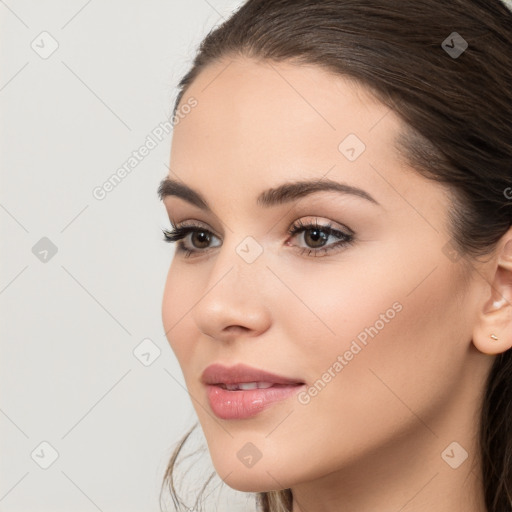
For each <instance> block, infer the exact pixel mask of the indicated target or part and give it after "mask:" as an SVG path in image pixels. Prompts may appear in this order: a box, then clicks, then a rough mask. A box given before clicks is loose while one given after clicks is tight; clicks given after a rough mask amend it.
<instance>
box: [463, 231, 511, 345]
mask: <svg viewBox="0 0 512 512" xmlns="http://www.w3.org/2000/svg"><path fill="white" fill-rule="evenodd" d="M489 264H493V265H495V266H496V269H495V271H494V275H492V278H491V280H490V281H489V287H488V296H489V295H490V298H489V299H488V300H487V301H485V303H483V304H482V308H481V310H480V312H479V318H478V320H477V322H476V323H475V327H474V332H473V344H474V345H475V347H476V348H477V349H478V350H479V351H480V352H483V353H484V354H490V355H496V354H500V353H502V352H505V351H506V350H508V349H509V348H511V347H512V228H511V229H509V231H507V233H506V234H505V235H504V236H503V238H502V240H500V242H499V243H498V246H497V249H496V258H493V259H492V261H490V262H489Z"/></svg>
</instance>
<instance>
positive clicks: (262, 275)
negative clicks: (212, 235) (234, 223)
mask: <svg viewBox="0 0 512 512" xmlns="http://www.w3.org/2000/svg"><path fill="white" fill-rule="evenodd" d="M228 238H229V237H228ZM235 238H236V236H232V237H231V241H228V243H227V244H226V243H224V244H223V245H222V246H221V248H220V249H219V250H218V252H217V254H216V255H215V259H214V263H213V264H212V267H211V272H210V276H209V279H208V281H207V285H206V287H205V290H204V295H203V297H202V298H201V300H199V302H198V304H197V305H196V307H195V308H194V318H195V322H196V324H197V325H198V327H199V329H200V330H201V331H203V332H204V333H206V334H208V335H210V336H212V337H218V336H221V335H222V332H223V331H224V330H225V329H226V328H228V327H229V326H233V325H237V326H243V327H245V328H247V329H251V330H256V331H261V330H262V329H263V330H264V329H265V327H266V325H267V323H268V321H269V310H268V304H269V297H267V296H266V295H265V286H264V283H265V279H268V276H266V274H268V273H269V271H268V269H267V268H266V265H265V257H264V255H265V252H264V250H263V246H262V244H261V243H259V242H258V241H257V240H256V239H255V238H253V237H251V236H246V237H244V238H242V240H241V241H240V239H238V240H235Z"/></svg>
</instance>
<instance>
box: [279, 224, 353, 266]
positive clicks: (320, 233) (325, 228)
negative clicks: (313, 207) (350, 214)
mask: <svg viewBox="0 0 512 512" xmlns="http://www.w3.org/2000/svg"><path fill="white" fill-rule="evenodd" d="M346 229H347V232H346V233H345V232H343V231H340V230H338V229H334V228H332V224H330V223H328V224H326V225H322V224H318V221H316V220H315V222H313V223H307V224H303V223H302V221H301V220H298V221H297V222H296V223H295V224H294V225H293V226H291V228H290V229H289V230H288V233H289V234H290V235H292V236H295V235H298V234H300V233H304V236H303V237H302V238H303V240H304V242H305V243H306V247H303V248H301V250H300V251H299V252H300V254H305V253H307V255H308V256H311V255H313V256H314V257H318V256H319V254H321V253H322V254H327V253H330V252H331V251H337V249H338V248H340V249H341V248H343V247H344V246H347V245H349V244H351V243H353V242H354V232H353V231H352V230H351V229H348V228H346ZM308 233H309V234H308ZM329 237H333V238H334V239H338V242H336V243H333V244H329V245H326V242H327V241H328V240H329ZM287 245H288V244H287Z"/></svg>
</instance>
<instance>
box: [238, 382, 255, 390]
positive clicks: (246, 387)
mask: <svg viewBox="0 0 512 512" xmlns="http://www.w3.org/2000/svg"><path fill="white" fill-rule="evenodd" d="M238 389H243V390H249V389H258V383H257V382H240V384H238Z"/></svg>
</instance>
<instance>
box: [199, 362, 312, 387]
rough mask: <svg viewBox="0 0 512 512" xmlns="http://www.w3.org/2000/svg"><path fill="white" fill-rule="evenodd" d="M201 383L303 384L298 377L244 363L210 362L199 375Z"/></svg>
mask: <svg viewBox="0 0 512 512" xmlns="http://www.w3.org/2000/svg"><path fill="white" fill-rule="evenodd" d="M201 381H202V383H203V384H213V385H219V384H240V383H243V382H271V383H272V384H283V385H296V384H304V382H303V381H302V380H300V379H296V378H289V377H284V376H282V375H277V374H275V373H270V372H267V371H265V370H260V369H258V368H254V367H252V366H247V365H245V364H241V363H240V364H236V365H234V366H230V367H227V366H223V365H221V364H212V365H210V366H208V367H207V368H206V369H205V370H204V372H203V373H202V375H201Z"/></svg>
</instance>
